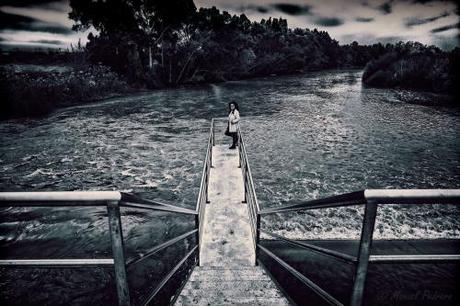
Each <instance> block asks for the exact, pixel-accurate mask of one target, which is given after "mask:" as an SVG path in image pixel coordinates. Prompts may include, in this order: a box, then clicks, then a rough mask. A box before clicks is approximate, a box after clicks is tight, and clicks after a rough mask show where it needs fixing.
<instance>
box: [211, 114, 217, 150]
mask: <svg viewBox="0 0 460 306" xmlns="http://www.w3.org/2000/svg"><path fill="white" fill-rule="evenodd" d="M211 133H212V146H213V147H214V146H215V144H216V138H215V136H214V118H212V119H211Z"/></svg>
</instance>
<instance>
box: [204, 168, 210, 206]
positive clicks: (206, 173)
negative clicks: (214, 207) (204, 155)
mask: <svg viewBox="0 0 460 306" xmlns="http://www.w3.org/2000/svg"><path fill="white" fill-rule="evenodd" d="M205 175H206V179H205V181H204V182H205V187H204V188H205V189H206V203H211V202H210V201H209V165H206V172H205Z"/></svg>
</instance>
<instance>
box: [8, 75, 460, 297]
mask: <svg viewBox="0 0 460 306" xmlns="http://www.w3.org/2000/svg"><path fill="white" fill-rule="evenodd" d="M360 77H361V72H360V71H353V70H352V71H328V72H318V73H312V74H309V75H305V76H291V77H280V78H261V79H256V80H250V81H234V82H227V83H224V84H220V85H210V86H203V87H197V88H184V89H177V90H161V91H155V92H151V93H143V94H137V95H132V96H128V97H123V98H114V99H109V100H106V101H102V102H100V103H94V104H89V105H82V106H76V107H72V108H67V109H63V110H60V111H57V112H55V113H53V114H52V115H50V116H48V117H46V118H43V119H39V120H27V121H25V122H23V121H14V120H12V121H6V122H2V123H0V139H1V143H2V146H1V148H0V184H1V190H2V191H41V190H123V191H129V192H134V193H137V194H140V195H141V196H144V197H146V198H150V199H155V198H157V199H161V200H163V201H167V202H170V203H173V204H176V205H179V206H184V207H189V208H193V207H194V205H195V202H196V197H197V193H198V188H199V182H200V175H201V167H202V162H203V158H204V153H205V150H206V143H205V142H206V140H207V137H208V131H209V124H210V119H211V118H213V117H222V116H225V115H226V108H227V103H228V102H229V101H231V100H235V101H237V102H238V103H239V105H240V109H241V114H242V123H241V126H242V128H243V133H244V135H245V140H246V142H247V147H248V154H249V160H250V163H251V168H252V173H253V176H254V182H255V184H256V192H257V195H258V198H259V200H260V202H261V205H262V207H270V206H276V205H284V204H288V203H289V202H290V201H293V200H303V199H313V198H318V197H323V196H327V195H331V194H336V193H343V192H349V191H354V190H360V189H364V188H459V185H460V183H459V182H460V180H459V179H460V159H459V157H460V140H459V138H458V137H457V135H458V131H459V127H460V120H459V116H458V115H459V112H458V111H457V110H452V109H444V108H433V107H426V106H420V105H415V104H407V103H403V102H401V101H400V98H399V97H400V95H399V94H398V91H393V90H387V89H368V88H363V87H362V86H361V82H360ZM223 131H224V127H223V126H219V127H218V128H217V130H216V133H217V134H218V135H219V136H221V137H222V133H223ZM227 141H229V140H228V139H227ZM361 216H362V212H361V210H360V209H359V208H354V207H349V208H346V209H336V210H328V211H327V212H326V213H325V214H324V213H317V212H311V213H310V212H309V213H306V214H291V215H290V219H289V221H286V220H285V219H284V218H281V217H276V216H275V217H273V218H264V219H263V220H262V221H263V225H264V226H265V227H268V228H270V229H273V230H277V231H278V232H280V233H283V234H288V235H291V236H293V237H302V238H304V237H307V238H318V236H320V237H333V238H337V237H350V232H351V233H352V234H351V235H352V236H353V235H354V234H353V233H355V234H356V233H357V232H358V231H357V230H358V229H359V226H360V218H361ZM459 216H460V214H459V211H458V209H455V208H453V207H450V206H448V207H445V206H444V207H442V208H440V207H434V208H430V209H419V208H417V209H407V208H404V207H396V208H394V207H393V208H383V209H381V214H379V219H378V224H377V231H376V235H377V236H379V235H380V237H390V236H404V235H405V237H406V236H410V237H419V236H425V235H427V234H428V235H431V236H433V237H454V236H458V235H459V228H460V226H459V221H458V220H460V218H459ZM0 218H1V220H2V223H1V225H0V229H1V233H2V234H1V236H0V251H1V252H2V253H3V254H5V255H6V256H8V257H21V258H43V257H47V256H49V257H52V258H56V257H62V258H68V257H80V256H89V257H103V256H110V254H111V251H110V241H109V240H108V239H109V238H108V235H107V229H108V227H107V218H106V213H105V210H104V209H102V208H101V209H88V208H81V209H74V208H72V209H68V208H55V209H49V208H38V209H31V208H8V209H3V210H1V211H0ZM446 224H447V226H446ZM400 225H401V226H400ZM403 225H405V226H403ZM123 226H124V234H125V236H126V238H127V246H128V253H129V254H131V255H132V254H135V253H142V252H144V251H145V250H146V249H148V248H149V247H151V246H153V245H155V244H157V243H158V242H160V241H164V240H165V239H168V238H172V237H174V236H175V234H177V233H183V232H185V231H186V230H187V229H190V228H191V227H192V226H193V220H191V218H185V217H178V216H170V215H167V214H163V213H153V212H142V211H136V210H126V211H123ZM190 245H191V244H190V243H189V242H187V241H186V242H184V245H183V247H184V248H186V249H187V248H189V246H190ZM173 251H174V250H170V251H169V252H170V253H168V254H169V255H165V254H161V255H162V256H163V257H161V256H160V255H159V256H158V257H156V258H155V259H154V260H153V261H152V262H151V263H150V265H155V266H156V267H161V269H162V271H163V272H164V273H166V272H167V267H168V264H170V263H164V262H163V261H162V258H167V257H168V256H169V257H170V258H175V257H174V254H175V253H174V252H173ZM171 254H172V255H171ZM164 256H166V257H164ZM172 263H173V262H171V264H172ZM144 270H147V271H148V269H144ZM165 271H166V272H165ZM21 273H22V272H21ZM98 273H99V272H97V273H96V275H92V276H91V277H94V278H95V279H98V280H99V284H101V286H107V287H108V288H111V287H110V281H109V280H110V279H109V278H107V276H106V274H104V273H99V274H98ZM145 273H147V272H144V274H143V273H142V271H137V272H136V273H134V276H131V277H133V280H132V282H133V283H134V284H137V285H139V287H142V286H143V285H145V284H144V283H145V282H147V281H146V280H145V279H147V280H148V281H150V282H151V283H154V282H153V281H152V279H151V278H148V277H147V276H148V275H147V276H146V274H145ZM2 274H3V273H2ZM151 274H152V273H151ZM27 275H28V274H26V273H25V272H24V275H21V276H23V277H25V278H27V279H28V280H29V282H30V283H32V284H33V285H32V287H29V288H30V290H34V289H33V288H34V287H33V286H35V285H36V286H38V282H39V281H40V282H41V281H43V279H40V278H32V279H30V275H29V276H27ZM130 275H132V274H130ZM161 275H162V274H161V273H159V274H158V275H155V276H154V277H158V278H159V277H160V276H161ZM150 276H151V275H150ZM150 276H149V277H150ZM69 277H70V276H69ZM88 277H89V276H88ZM16 278H17V275H16ZM64 283H65V282H64ZM13 285H14V284H11V283H8V282H6V281H5V282H2V283H0V287H1V288H2V292H10V291H13V289H11V288H10V287H9V286H13ZM150 285H151V284H150ZM56 286H57V287H59V285H56V284H55V287H54V288H56ZM13 287H14V286H13ZM51 288H53V286H51ZM94 288H96V287H94ZM104 288H105V287H104ZM136 288H138V287H136ZM92 290H94V289H92ZM39 291H40V290H39ZM139 291H141V290H140V289H139ZM82 292H85V291H84V290H83V291H80V293H78V294H77V297H75V296H74V295H72V294H69V295H68V300H72V301H75V300H79V299H81V294H82ZM60 293H61V295H57V297H55V300H53V299H52V298H50V297H49V296H48V299H44V300H51V301H57V302H59V301H61V300H60V296H62V295H65V294H64V293H62V292H60ZM18 296H21V295H20V294H19V295H18ZM66 296H67V295H66ZM79 296H80V297H79ZM17 298H18V297H17ZM111 299H113V296H111V295H110V294H107V295H105V296H103V297H101V298H100V301H102V302H100V303H102V304H104V303H110V301H111ZM64 300H65V299H64ZM95 300H98V299H97V298H95ZM11 301H14V299H13V300H11ZM11 301H10V302H11ZM82 301H83V302H82V304H84V300H82ZM7 304H10V303H7Z"/></svg>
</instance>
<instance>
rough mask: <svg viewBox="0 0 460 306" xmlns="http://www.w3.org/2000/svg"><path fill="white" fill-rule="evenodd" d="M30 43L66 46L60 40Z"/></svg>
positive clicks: (41, 40) (43, 40) (42, 40)
mask: <svg viewBox="0 0 460 306" xmlns="http://www.w3.org/2000/svg"><path fill="white" fill-rule="evenodd" d="M29 42H31V43H40V44H47V45H58V46H60V45H62V44H64V42H63V41H60V40H48V39H40V40H33V41H29Z"/></svg>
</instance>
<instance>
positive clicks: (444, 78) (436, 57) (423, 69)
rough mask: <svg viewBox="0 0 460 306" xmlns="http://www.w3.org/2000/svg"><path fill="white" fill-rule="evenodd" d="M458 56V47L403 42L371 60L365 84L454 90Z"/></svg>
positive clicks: (443, 91)
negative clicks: (445, 47)
mask: <svg viewBox="0 0 460 306" xmlns="http://www.w3.org/2000/svg"><path fill="white" fill-rule="evenodd" d="M456 57H458V52H456V50H454V51H452V52H443V51H441V50H440V49H438V48H436V47H433V46H431V47H427V46H423V45H422V44H420V43H412V42H409V43H405V44H402V43H401V44H397V45H395V46H394V48H393V50H391V51H389V52H388V53H386V54H384V55H382V56H381V57H379V58H377V59H375V60H371V61H370V62H369V63H368V64H367V65H366V67H365V69H364V73H363V77H362V80H363V83H364V84H365V85H368V86H373V87H385V88H407V89H415V90H421V91H429V92H435V93H443V94H453V93H454V90H455V88H454V82H453V80H454V79H456V75H455V74H457V72H456V69H455V68H454V65H455V58H456Z"/></svg>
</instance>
